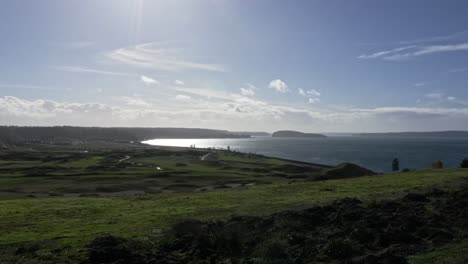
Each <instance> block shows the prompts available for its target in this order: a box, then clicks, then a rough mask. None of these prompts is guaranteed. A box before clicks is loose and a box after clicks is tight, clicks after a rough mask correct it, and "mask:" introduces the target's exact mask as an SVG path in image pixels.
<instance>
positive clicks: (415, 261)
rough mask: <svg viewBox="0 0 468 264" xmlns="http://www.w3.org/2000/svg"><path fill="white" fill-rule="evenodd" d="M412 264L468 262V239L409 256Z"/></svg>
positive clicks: (464, 263) (463, 263)
mask: <svg viewBox="0 0 468 264" xmlns="http://www.w3.org/2000/svg"><path fill="white" fill-rule="evenodd" d="M409 263H411V264H466V263H468V240H464V241H461V242H458V243H453V244H450V245H446V246H444V247H442V248H440V249H437V250H434V251H431V252H427V253H423V254H420V255H416V256H411V257H410V258H409Z"/></svg>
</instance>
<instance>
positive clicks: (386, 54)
mask: <svg viewBox="0 0 468 264" xmlns="http://www.w3.org/2000/svg"><path fill="white" fill-rule="evenodd" d="M455 51H468V42H463V43H458V44H446V45H430V46H414V45H413V46H406V47H400V48H396V49H391V50H384V51H379V52H375V53H371V54H363V55H360V56H358V59H382V60H387V61H401V60H406V59H410V58H414V57H418V56H425V55H431V54H436V53H447V52H455Z"/></svg>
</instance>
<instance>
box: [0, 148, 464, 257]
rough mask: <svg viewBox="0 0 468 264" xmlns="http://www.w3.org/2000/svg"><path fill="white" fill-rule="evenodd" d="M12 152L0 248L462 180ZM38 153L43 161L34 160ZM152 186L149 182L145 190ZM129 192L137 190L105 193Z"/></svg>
mask: <svg viewBox="0 0 468 264" xmlns="http://www.w3.org/2000/svg"><path fill="white" fill-rule="evenodd" d="M93 147H94V149H93ZM16 151H17V153H16V154H15V155H13V156H12V155H10V156H9V157H8V158H4V159H2V161H1V162H0V171H1V174H0V188H1V189H2V191H0V193H1V196H0V199H1V200H0V229H1V230H2V235H1V236H0V246H1V247H12V246H17V245H21V244H25V243H31V242H37V241H48V242H51V243H52V244H53V246H51V247H58V246H59V247H64V246H70V247H72V248H78V249H79V248H81V247H82V246H84V245H85V244H86V243H88V242H89V241H90V240H92V239H93V238H94V237H96V236H98V235H102V234H107V233H108V234H115V235H120V236H124V237H137V236H140V235H147V234H151V233H152V232H159V230H160V229H164V228H166V227H168V226H169V225H171V224H173V223H175V222H177V221H180V220H182V219H188V218H194V219H201V220H207V219H226V218H228V217H231V216H233V215H265V214H270V213H272V212H276V211H280V210H284V209H300V208H304V207H307V206H310V205H313V204H317V203H325V202H329V201H332V200H335V199H338V198H344V197H359V198H363V199H368V200H374V199H380V198H383V197H387V198H388V197H392V196H399V195H401V194H403V193H405V192H408V191H422V190H424V189H428V188H432V187H434V186H438V187H440V188H445V189H450V188H455V187H456V186H457V184H458V183H459V182H461V181H465V180H466V178H467V176H468V170H466V169H444V170H418V171H412V172H407V173H398V174H386V175H375V176H366V177H358V178H351V179H342V180H326V181H302V180H301V181H297V179H309V178H308V177H311V176H313V175H316V174H317V173H319V172H320V171H321V170H322V169H324V168H319V167H315V166H309V165H305V164H303V163H294V162H289V161H284V160H280V159H274V158H267V157H262V156H247V155H245V154H239V153H229V152H224V151H222V152H221V151H211V152H210V151H208V150H192V149H165V148H163V149H154V148H151V149H145V148H143V149H142V148H132V147H131V146H130V147H129V148H128V149H122V148H118V149H116V150H113V151H110V152H103V151H102V150H101V148H99V147H96V146H80V148H78V147H77V148H76V149H70V148H67V149H66V150H64V149H63V148H60V147H57V148H55V147H54V148H51V147H48V146H40V147H36V148H35V149H34V150H33V151H25V149H21V150H16ZM78 151H79V152H78ZM83 151H88V152H83ZM44 153H46V154H44ZM10 154H11V152H10ZM207 154H209V155H208V156H206V157H205V159H204V160H201V159H200V157H202V156H205V155H207ZM38 155H40V156H41V157H42V159H41V161H39V162H38V161H37V160H36V159H37V157H38ZM127 156H128V157H129V158H127V159H125V158H126V157H127ZM3 157H6V156H3ZM58 157H62V158H60V159H59V158H58ZM122 159H125V160H124V161H120V162H119V160H122ZM181 163H183V164H184V165H181ZM156 167H160V168H161V170H158V169H157V168H156ZM40 168H55V169H54V170H52V169H50V170H47V171H46V170H41V169H40ZM229 184H236V185H229ZM155 186H156V187H158V188H157V189H151V188H152V187H155ZM209 186H216V188H208V187H209ZM106 188H107V189H106ZM200 188H206V190H205V191H203V190H202V189H200ZM129 190H133V191H143V193H138V195H135V193H132V194H128V193H127V194H126V195H106V193H110V194H115V193H117V192H125V191H129ZM151 190H153V191H151ZM164 190H166V191H171V192H164ZM70 193H79V195H73V196H72V195H69V194H70ZM39 194H44V195H39ZM45 194H47V195H45ZM46 244H47V243H46ZM463 245H466V244H463ZM457 246H459V245H457ZM455 248H456V247H455ZM450 250H451V249H450V248H449V249H442V250H441V252H440V253H429V255H422V256H418V257H414V258H413V259H412V261H413V263H427V262H422V261H424V259H425V258H426V259H430V258H432V257H431V256H432V255H430V254H438V255H437V256H443V254H449V253H450V252H451V251H450ZM452 250H453V249H452ZM447 252H449V253H447ZM447 263H448V262H447Z"/></svg>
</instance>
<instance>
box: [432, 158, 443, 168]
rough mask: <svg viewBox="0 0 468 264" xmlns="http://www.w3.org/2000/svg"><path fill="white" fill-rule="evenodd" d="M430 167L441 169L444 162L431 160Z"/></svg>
mask: <svg viewBox="0 0 468 264" xmlns="http://www.w3.org/2000/svg"><path fill="white" fill-rule="evenodd" d="M432 168H433V169H442V168H444V163H442V161H441V160H436V161H434V162H432Z"/></svg>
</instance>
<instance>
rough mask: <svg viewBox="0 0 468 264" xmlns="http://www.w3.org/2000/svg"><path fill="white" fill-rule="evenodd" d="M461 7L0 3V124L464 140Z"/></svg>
mask: <svg viewBox="0 0 468 264" xmlns="http://www.w3.org/2000/svg"><path fill="white" fill-rule="evenodd" d="M467 11H468V2H467V1H464V0H460V1H457V0H447V1H442V0H439V1H432V0H412V1H407V0H392V1H390V0H388V1H374V0H354V1H342V0H295V1H281V0H252V1H244V0H171V1H162V0H100V1H95V0H69V1H62V0H42V1H36V0H5V1H2V2H1V3H0V36H1V41H0V125H29V126H32V125H41V126H49V125H78V126H125V127H132V126H138V127H200V128H217V129H228V130H238V131H267V132H272V131H275V130H282V129H294V130H300V131H305V132H387V131H390V132H394V131H434V130H468V85H467V84H468V16H467V15H466V12H467Z"/></svg>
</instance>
